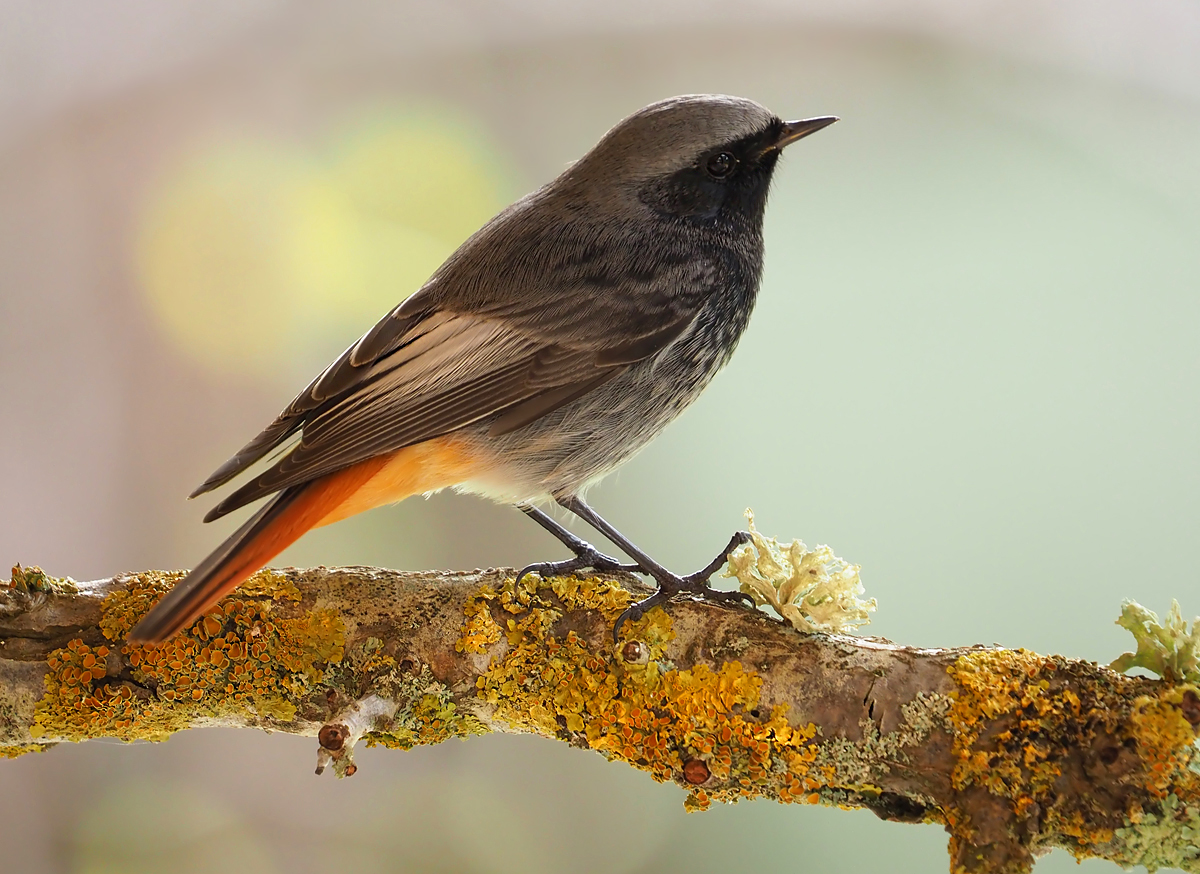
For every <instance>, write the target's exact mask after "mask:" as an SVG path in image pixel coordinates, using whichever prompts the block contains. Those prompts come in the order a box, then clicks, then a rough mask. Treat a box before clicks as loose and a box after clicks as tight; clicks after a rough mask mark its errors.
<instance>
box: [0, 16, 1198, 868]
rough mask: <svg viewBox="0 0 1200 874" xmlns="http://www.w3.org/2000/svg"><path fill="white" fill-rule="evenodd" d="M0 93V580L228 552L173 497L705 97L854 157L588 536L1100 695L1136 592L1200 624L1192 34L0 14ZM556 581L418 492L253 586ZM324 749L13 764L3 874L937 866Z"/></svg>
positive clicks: (859, 824) (762, 816) (431, 754)
mask: <svg viewBox="0 0 1200 874" xmlns="http://www.w3.org/2000/svg"><path fill="white" fill-rule="evenodd" d="M0 70H3V75H2V76H0V562H6V563H8V564H11V563H13V562H16V561H21V562H24V563H26V564H35V563H36V564H40V565H42V566H43V567H44V568H46V569H47V570H48V571H50V572H52V573H55V574H64V575H66V574H69V575H71V576H74V577H76V578H79V579H84V578H95V577H101V576H108V575H111V574H113V573H115V572H119V571H123V570H134V569H141V568H146V567H166V568H174V567H180V566H187V565H190V564H192V563H195V562H196V561H198V560H199V559H200V558H201V557H202V556H203V555H204V554H205V552H206V551H207V550H208V549H209V548H210V547H211V546H212V545H213V544H215V543H216V542H217V541H218V540H219V539H220V538H221V536H222V535H223V533H225V532H226V531H227V530H229V527H230V526H231V525H233V524H235V521H230V522H228V524H224V523H225V520H222V523H217V524H214V525H211V526H203V525H201V524H200V517H201V516H202V515H203V513H204V512H205V510H206V509H207V506H208V504H209V502H208V501H198V502H194V503H191V504H188V503H185V502H184V501H183V500H182V498H183V496H184V495H186V494H187V493H188V492H189V491H190V490H191V488H192V487H193V486H195V484H196V483H197V482H199V481H200V480H201V479H202V478H203V477H204V476H205V475H206V474H207V473H209V471H210V470H211V469H212V468H213V467H215V466H216V465H217V464H218V463H220V462H221V461H222V460H224V458H225V457H226V456H227V455H228V454H230V453H231V452H232V451H233V450H234V449H236V448H237V447H238V446H240V445H241V443H243V442H244V441H245V440H246V439H247V438H248V437H249V436H251V435H252V434H254V433H255V432H256V431H257V430H258V429H259V428H260V427H261V426H263V425H264V424H265V423H266V422H267V421H269V420H270V418H271V417H272V416H273V415H274V414H275V413H276V412H277V411H278V409H279V408H281V407H282V405H283V404H285V403H286V402H287V401H288V400H289V399H290V397H291V396H292V395H293V394H294V393H295V391H296V390H297V389H298V388H300V387H301V386H302V385H303V384H304V383H305V382H306V381H307V379H308V378H309V377H310V376H311V375H312V374H313V373H314V372H315V371H316V370H317V369H319V368H320V367H321V366H323V365H324V364H325V363H326V361H327V360H328V359H329V358H330V357H331V356H332V355H334V354H335V353H336V352H338V351H340V349H342V348H343V347H344V346H345V345H346V344H347V343H348V342H350V341H351V340H353V339H354V338H355V337H356V336H358V334H359V333H361V332H362V331H363V330H364V329H365V328H366V327H368V326H369V325H370V324H371V323H372V322H373V321H374V320H375V319H376V318H377V317H378V316H380V315H381V314H382V313H383V312H385V311H386V310H387V309H388V308H390V307H391V306H392V305H393V304H394V303H395V302H396V301H398V300H400V299H401V298H403V297H404V296H406V295H407V294H409V293H410V292H411V291H413V290H414V289H415V288H416V287H417V286H418V285H419V284H420V282H421V281H422V280H423V279H424V277H425V276H427V275H428V274H429V272H430V271H432V270H433V268H435V267H436V266H437V264H438V263H440V261H441V260H442V259H443V258H444V257H445V256H446V255H447V254H449V253H450V252H451V251H452V250H453V249H454V247H455V246H456V245H457V244H458V243H459V242H461V240H462V239H463V238H464V237H465V236H466V235H467V234H469V233H470V232H471V231H472V230H473V229H474V228H476V227H477V226H478V225H479V224H481V223H482V222H483V221H484V220H486V219H487V218H488V217H489V216H490V215H491V214H493V213H494V212H495V211H496V210H497V209H499V208H500V207H502V206H503V205H504V204H506V203H507V202H508V201H510V200H511V199H513V198H515V197H517V196H519V195H520V194H522V193H524V192H525V191H528V190H530V189H531V188H533V187H535V186H536V185H539V184H541V183H542V182H544V181H546V180H548V179H550V178H552V177H553V176H554V175H555V174H557V173H558V172H559V171H560V170H561V169H562V168H563V167H564V166H565V165H566V164H567V163H568V162H569V161H571V160H573V159H574V158H576V157H578V156H579V155H580V154H581V153H582V152H583V151H585V150H586V149H587V148H588V147H589V146H590V145H591V144H592V143H593V142H594V141H595V140H596V139H597V138H598V137H599V136H600V135H601V134H602V133H603V132H604V131H605V130H606V129H607V128H608V127H609V126H611V125H612V124H613V123H615V122H616V121H617V120H618V119H620V118H621V117H623V116H624V115H626V114H628V113H629V112H631V111H633V110H635V109H637V108H638V107H640V106H642V105H643V104H645V103H648V102H650V101H652V100H656V99H659V98H662V97H666V96H669V95H672V94H678V93H688V92H699V91H720V92H728V93H733V94H740V95H744V96H747V97H752V98H755V99H757V100H759V101H762V102H763V103H765V104H766V105H768V106H769V107H771V108H772V109H773V110H775V111H776V112H778V113H780V114H781V115H784V116H787V117H796V116H808V115H818V114H827V113H832V114H837V115H840V116H841V117H842V119H843V121H842V122H841V123H840V124H838V125H837V126H836V127H833V128H831V129H830V130H828V131H826V132H823V133H822V134H821V135H820V136H819V137H814V138H812V139H811V140H806V141H805V142H804V143H803V144H802V145H800V146H798V147H796V148H795V150H794V151H789V152H788V154H787V157H786V159H785V161H784V162H783V163H782V165H781V167H780V169H779V171H778V173H777V175H776V182H775V186H774V189H773V192H772V197H771V203H770V207H769V209H768V215H767V227H766V237H767V268H766V276H765V280H764V288H763V292H762V295H761V298H760V303H759V306H758V310H757V312H756V314H755V317H754V320H753V321H752V322H751V326H750V330H749V332H748V334H747V335H746V337H745V340H744V341H743V343H742V346H741V348H740V349H739V351H738V354H737V355H736V356H735V358H734V360H733V362H732V364H731V365H730V366H729V368H728V370H727V371H726V372H725V373H724V374H723V375H722V376H721V377H719V378H718V379H717V381H716V382H715V383H714V385H713V386H712V387H711V389H710V390H709V391H708V392H707V393H706V394H705V395H704V397H703V398H701V400H700V401H699V402H698V403H697V404H696V405H695V407H694V408H693V409H691V410H690V411H689V412H688V413H687V414H686V415H685V416H683V418H682V419H681V420H680V421H679V422H678V423H677V424H675V425H673V426H672V427H671V428H670V429H669V430H668V431H667V432H666V433H665V434H664V435H663V436H662V437H661V438H660V439H659V440H658V441H656V442H655V443H654V444H653V445H652V446H651V447H650V448H649V449H647V450H646V451H645V452H644V453H643V454H642V455H641V456H639V457H638V458H637V459H635V460H634V461H633V462H632V463H630V464H629V465H628V466H627V467H626V468H624V469H623V470H622V471H621V472H620V473H619V474H617V475H615V476H613V477H611V478H610V480H608V481H607V482H605V483H604V485H602V486H601V487H600V488H598V489H597V490H596V491H595V492H594V494H593V497H594V503H595V505H596V506H597V507H598V509H600V510H601V511H602V512H604V513H605V514H606V515H607V516H609V517H610V518H611V519H612V520H613V521H614V522H615V523H616V524H618V525H619V526H620V527H621V528H622V529H623V530H625V531H626V532H627V533H629V534H630V535H631V536H632V537H633V538H634V539H635V540H636V541H637V542H639V543H640V544H642V545H643V546H645V547H646V548H647V549H648V550H649V551H650V552H651V553H652V554H654V555H655V556H656V557H658V558H659V559H660V560H661V561H664V562H665V563H667V564H668V565H670V566H672V567H675V568H678V569H680V570H690V569H692V568H693V567H697V566H699V565H701V564H702V563H704V561H706V560H707V559H708V558H709V557H710V555H711V554H712V552H713V551H714V550H715V549H716V548H718V547H719V546H720V545H722V544H723V543H725V541H726V539H727V537H728V535H729V533H730V531H731V530H733V529H734V528H735V527H737V526H739V525H740V524H742V515H741V514H742V511H743V509H744V508H745V507H747V506H751V507H753V508H754V510H755V512H756V514H757V522H758V525H759V527H760V528H761V529H762V530H763V531H764V532H766V533H769V534H775V535H778V536H781V537H786V538H789V539H790V538H792V537H799V538H802V539H804V540H806V541H807V542H809V543H810V544H812V543H829V544H831V545H832V546H833V547H834V549H835V550H836V551H837V552H838V554H839V555H842V556H844V557H845V558H847V559H848V560H850V561H853V562H856V563H859V564H861V565H862V566H863V579H864V581H865V583H866V586H867V594H868V595H869V596H873V597H876V598H878V600H879V610H878V613H877V614H876V617H875V620H874V623H873V624H872V625H871V626H870V627H869V629H868V630H869V631H870V632H872V633H875V634H880V635H885V636H887V637H889V638H892V639H893V640H897V641H900V642H904V643H911V644H920V645H929V646H932V645H954V644H970V643H979V642H982V643H990V642H993V641H996V642H1000V643H1004V644H1006V645H1011V646H1026V647H1030V648H1033V649H1037V650H1039V651H1053V652H1060V653H1064V654H1066V655H1069V656H1076V657H1083V658H1088V659H1095V660H1099V661H1108V660H1110V659H1112V658H1113V657H1115V656H1116V655H1118V654H1119V653H1120V652H1121V651H1122V650H1123V649H1124V648H1125V647H1126V643H1127V641H1126V638H1125V636H1124V632H1122V631H1120V630H1119V629H1118V628H1116V627H1115V626H1114V625H1113V624H1112V623H1113V620H1114V619H1115V618H1116V616H1117V613H1118V610H1119V606H1120V602H1121V600H1122V599H1123V598H1126V597H1134V598H1137V599H1138V600H1139V601H1141V602H1142V603H1144V604H1146V605H1147V606H1150V607H1152V608H1154V609H1157V610H1159V611H1160V612H1162V611H1164V610H1165V608H1166V607H1167V606H1168V604H1169V601H1170V598H1171V597H1178V598H1180V599H1181V601H1182V602H1183V607H1184V612H1185V613H1186V614H1188V615H1192V614H1194V613H1196V612H1200V585H1197V579H1198V578H1200V558H1198V556H1197V550H1196V536H1195V532H1196V529H1197V526H1198V523H1200V463H1198V460H1197V453H1196V449H1197V445H1198V441H1197V437H1198V436H1200V435H1198V430H1200V414H1198V409H1197V404H1196V399H1197V389H1198V388H1200V352H1198V350H1200V344H1198V340H1200V337H1198V329H1200V294H1198V291H1200V7H1197V6H1196V5H1195V3H1194V2H1191V0H1147V2H1144V3H1139V4H1122V3H1117V2H1109V0H1105V2H1088V3H1084V2H1064V3H1059V4H1054V5H1053V6H1047V5H1046V4H1044V3H1037V2H1033V0H1021V2H998V0H997V2H980V3H977V4H971V5H970V6H969V7H968V6H966V5H963V4H959V3H956V2H951V0H859V2H856V3H852V4H845V3H834V2H832V0H823V2H817V0H814V2H808V3H801V2H786V0H755V2H747V3H742V4H738V5H736V6H733V5H729V4H718V3H715V2H694V3H689V2H682V0H658V2H656V0H640V2H634V0H613V2H610V3H607V4H605V5H604V7H603V8H600V7H599V5H591V4H588V5H585V4H572V3H551V2H549V0H506V2H499V3H488V4H472V3H433V2H417V0H393V2H389V3H377V2H367V0H354V2H345V3H340V4H336V5H334V4H320V3H314V2H284V0H246V2H234V0H219V2H199V0H178V2H173V3H170V4H160V3H153V2H150V0H124V2H118V0H102V2H100V0H98V2H83V0H74V2H69V0H47V2H44V3H38V4H28V3H21V2H0ZM561 554H562V550H561V548H560V547H559V546H558V545H557V544H556V543H554V542H553V541H552V540H550V539H549V538H548V537H546V536H545V535H544V534H543V533H541V531H540V530H539V529H538V528H537V527H536V526H533V525H530V524H529V523H528V522H527V521H526V520H524V519H523V518H522V517H521V516H520V514H519V513H517V512H516V511H514V510H512V509H509V508H504V507H498V506H492V505H490V504H487V503H485V502H483V501H480V500H478V499H475V498H470V497H462V496H457V495H449V494H443V495H439V496H437V497H435V498H432V499H430V500H427V501H423V500H419V499H417V500H411V501H409V502H407V503H405V504H403V505H401V506H399V507H394V508H388V509H383V510H377V511H374V512H372V513H370V514H367V515H365V516H363V517H359V518H356V519H353V520H350V521H348V522H344V523H341V524H339V525H337V526H334V527H332V528H327V529H322V530H321V531H318V532H315V533H313V534H312V535H310V536H308V537H306V538H305V539H304V540H303V541H301V542H300V543H299V544H297V545H296V546H295V547H293V548H292V549H291V550H289V551H288V552H287V553H285V554H284V556H283V557H282V559H281V560H280V561H279V562H278V563H280V564H298V565H306V564H327V565H332V564H339V563H355V564H367V563H370V564H382V565H388V566H392V567H398V568H410V569H421V568H430V567H447V568H471V567H476V566H489V565H521V564H523V563H527V562H530V561H534V560H539V559H546V558H552V557H559V556H560V555H561ZM5 566H7V564H6V565H5ZM314 750H315V745H314V743H313V742H312V741H311V739H303V738H293V737H285V736H271V737H268V736H267V735H265V734H259V733H253V732H248V731H239V732H234V731H215V730H210V731H194V732H190V733H187V734H184V735H180V736H177V737H175V738H173V739H172V740H171V741H170V742H169V743H166V744H162V745H134V746H125V745H121V744H115V743H90V744H86V745H81V746H76V747H70V748H66V747H64V748H59V749H55V750H52V751H50V752H48V753H46V754H43V755H38V756H28V757H25V758H23V759H20V760H17V761H12V762H0V872H5V874H7V872H30V874H40V872H80V874H84V872H86V874H99V872H130V874H141V872H160V871H161V872H167V871H171V872H176V871H177V872H218V871H220V872H226V871H255V872H277V871H278V872H283V871H288V872H310V871H311V872H316V871H322V870H328V869H339V868H340V869H347V868H353V869H354V870H356V871H360V872H363V874H374V872H379V874H384V872H424V871H430V872H498V874H507V872H552V871H560V870H570V871H577V872H593V871H595V872H608V874H624V872H628V874H637V872H650V871H655V872H674V871H680V872H682V871H687V872H692V874H705V872H727V871H741V870H775V871H779V870H783V871H813V872H825V871H833V870H836V871H839V872H859V871H862V872H867V871H877V870H879V868H880V867H881V865H883V866H886V867H887V868H888V869H889V870H893V871H897V872H908V871H913V872H917V871H920V872H925V871H942V870H945V869H946V857H945V835H944V834H943V833H942V832H940V831H939V830H938V829H936V828H933V827H916V826H905V825H896V824H889V823H883V822H880V821H878V820H876V819H875V818H874V817H872V816H871V815H870V814H866V813H861V812H857V813H850V812H842V811H835V810H826V809H813V808H808V807H805V808H799V807H795V808H791V807H789V808H785V807H782V806H779V805H776V804H773V803H768V802H755V803H744V804H739V805H736V806H730V807H722V808H719V809H714V810H712V811H710V812H707V813H704V814H695V815H685V814H684V812H683V807H682V800H683V793H682V792H681V791H680V790H679V789H677V788H675V787H670V786H660V785H657V784H654V783H652V782H651V781H649V780H648V779H646V778H645V777H644V775H641V774H639V773H637V772H634V771H630V770H626V769H624V768H623V767H622V766H615V765H614V766H610V765H606V764H605V763H604V762H603V760H602V759H600V758H599V757H598V756H595V755H593V754H590V753H586V752H582V751H579V750H572V749H567V748H565V747H563V746H562V745H559V744H555V743H552V742H549V741H540V740H537V739H533V738H528V737H505V736H499V735H495V736H490V737H485V738H477V739H472V740H471V741H469V742H465V743H458V742H452V743H449V744H446V745H443V746H441V747H438V748H433V749H420V750H415V751H412V752H410V753H403V754H400V753H394V752H387V751H374V750H372V751H366V750H364V751H363V752H362V753H360V759H359V763H360V768H359V771H358V774H357V775H356V776H355V777H354V778H353V779H352V780H343V781H335V780H332V779H330V778H328V777H327V778H325V779H318V778H316V777H314V776H313V775H312V768H313V766H314V762H315V759H314V755H315V753H314ZM1083 867H1084V868H1085V869H1086V870H1088V871H1099V870H1101V869H1102V868H1105V867H1106V866H1105V865H1103V864H1101V863H1096V862H1091V863H1085V864H1084V866H1083ZM1074 868H1075V863H1074V861H1073V860H1072V859H1071V858H1070V857H1069V856H1066V855H1065V854H1059V853H1056V854H1053V855H1051V856H1049V857H1047V858H1046V859H1045V860H1043V861H1042V862H1041V863H1040V864H1039V869H1038V870H1039V872H1043V874H1044V872H1056V871H1067V870H1069V869H1070V870H1074Z"/></svg>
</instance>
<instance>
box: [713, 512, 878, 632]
mask: <svg viewBox="0 0 1200 874" xmlns="http://www.w3.org/2000/svg"><path fill="white" fill-rule="evenodd" d="M746 518H747V520H749V523H750V538H751V539H750V542H749V543H744V544H742V545H741V546H739V547H738V548H737V549H735V550H734V551H733V552H731V553H730V554H729V565H728V568H727V569H726V570H725V572H724V574H723V576H726V577H735V578H736V579H737V580H738V582H739V583H740V584H741V586H740V588H741V590H742V591H743V592H745V593H746V594H748V595H750V596H751V597H752V598H754V600H755V602H756V603H757V604H759V606H762V605H763V604H770V605H771V608H772V609H773V610H774V611H775V612H776V613H778V614H779V615H780V616H782V617H783V618H784V619H786V620H788V621H789V622H790V623H792V626H793V627H795V628H796V629H797V630H799V631H825V632H830V633H846V632H849V631H853V630H854V629H856V628H858V627H860V626H862V625H867V624H868V623H870V621H871V619H870V617H869V616H868V615H867V613H868V611H871V610H874V609H875V607H876V603H875V599H874V598H871V599H870V600H868V601H864V600H862V599H861V598H859V597H858V596H859V595H861V594H863V586H862V581H861V580H860V579H859V576H858V573H859V570H860V568H859V566H858V565H856V564H849V563H848V562H846V561H844V560H843V559H840V558H838V557H837V556H836V555H834V554H833V550H832V549H830V548H829V547H828V546H818V547H817V548H816V549H813V550H810V549H809V548H808V547H807V546H805V545H804V543H803V542H802V541H800V540H793V541H792V542H791V543H789V544H787V545H784V544H781V543H779V541H777V540H776V539H775V538H774V537H764V536H763V535H762V534H760V533H759V532H758V531H757V530H756V529H755V527H754V513H753V512H752V511H750V510H747V511H746Z"/></svg>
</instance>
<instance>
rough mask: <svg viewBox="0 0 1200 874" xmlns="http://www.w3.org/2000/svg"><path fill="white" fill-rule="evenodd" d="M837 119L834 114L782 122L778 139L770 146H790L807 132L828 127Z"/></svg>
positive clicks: (814, 131)
mask: <svg viewBox="0 0 1200 874" xmlns="http://www.w3.org/2000/svg"><path fill="white" fill-rule="evenodd" d="M837 120H838V117H837V116H836V115H822V116H818V117H817V118H804V119H801V120H800V121H788V122H784V124H783V130H782V131H781V132H780V134H779V139H777V140H776V141H775V144H774V145H773V146H771V148H773V149H782V148H783V147H784V146H790V145H791V144H792V143H794V142H796V140H802V139H804V138H805V137H806V136H808V135H809V134H815V133H816V132H817V131H819V130H820V129H821V128H825V127H829V126H830V125H831V124H833V123H834V122H835V121H837Z"/></svg>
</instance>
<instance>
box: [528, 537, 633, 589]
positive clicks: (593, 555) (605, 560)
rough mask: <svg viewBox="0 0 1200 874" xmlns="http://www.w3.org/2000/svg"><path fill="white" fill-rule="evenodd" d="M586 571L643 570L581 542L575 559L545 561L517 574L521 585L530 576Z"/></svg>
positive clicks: (559, 575)
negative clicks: (622, 562)
mask: <svg viewBox="0 0 1200 874" xmlns="http://www.w3.org/2000/svg"><path fill="white" fill-rule="evenodd" d="M586 570H592V571H598V572H600V573H608V572H611V571H626V572H628V573H637V572H638V571H640V570H641V568H640V567H638V566H637V565H636V564H621V562H619V561H617V560H616V559H615V558H613V557H612V556H610V555H605V554H604V553H602V552H601V551H600V550H598V549H596V547H594V546H592V545H591V544H590V543H587V542H585V541H582V540H581V541H580V542H579V545H578V546H577V547H576V552H575V557H574V558H568V559H566V560H565V561H543V562H538V563H537V564H530V565H526V566H525V567H523V568H521V570H520V572H519V573H518V574H517V583H518V584H519V583H520V582H521V580H522V579H524V578H525V577H526V576H527V575H529V574H537V575H538V576H539V577H541V578H542V579H545V578H546V577H561V576H566V575H567V574H576V573H579V572H580V571H586Z"/></svg>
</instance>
